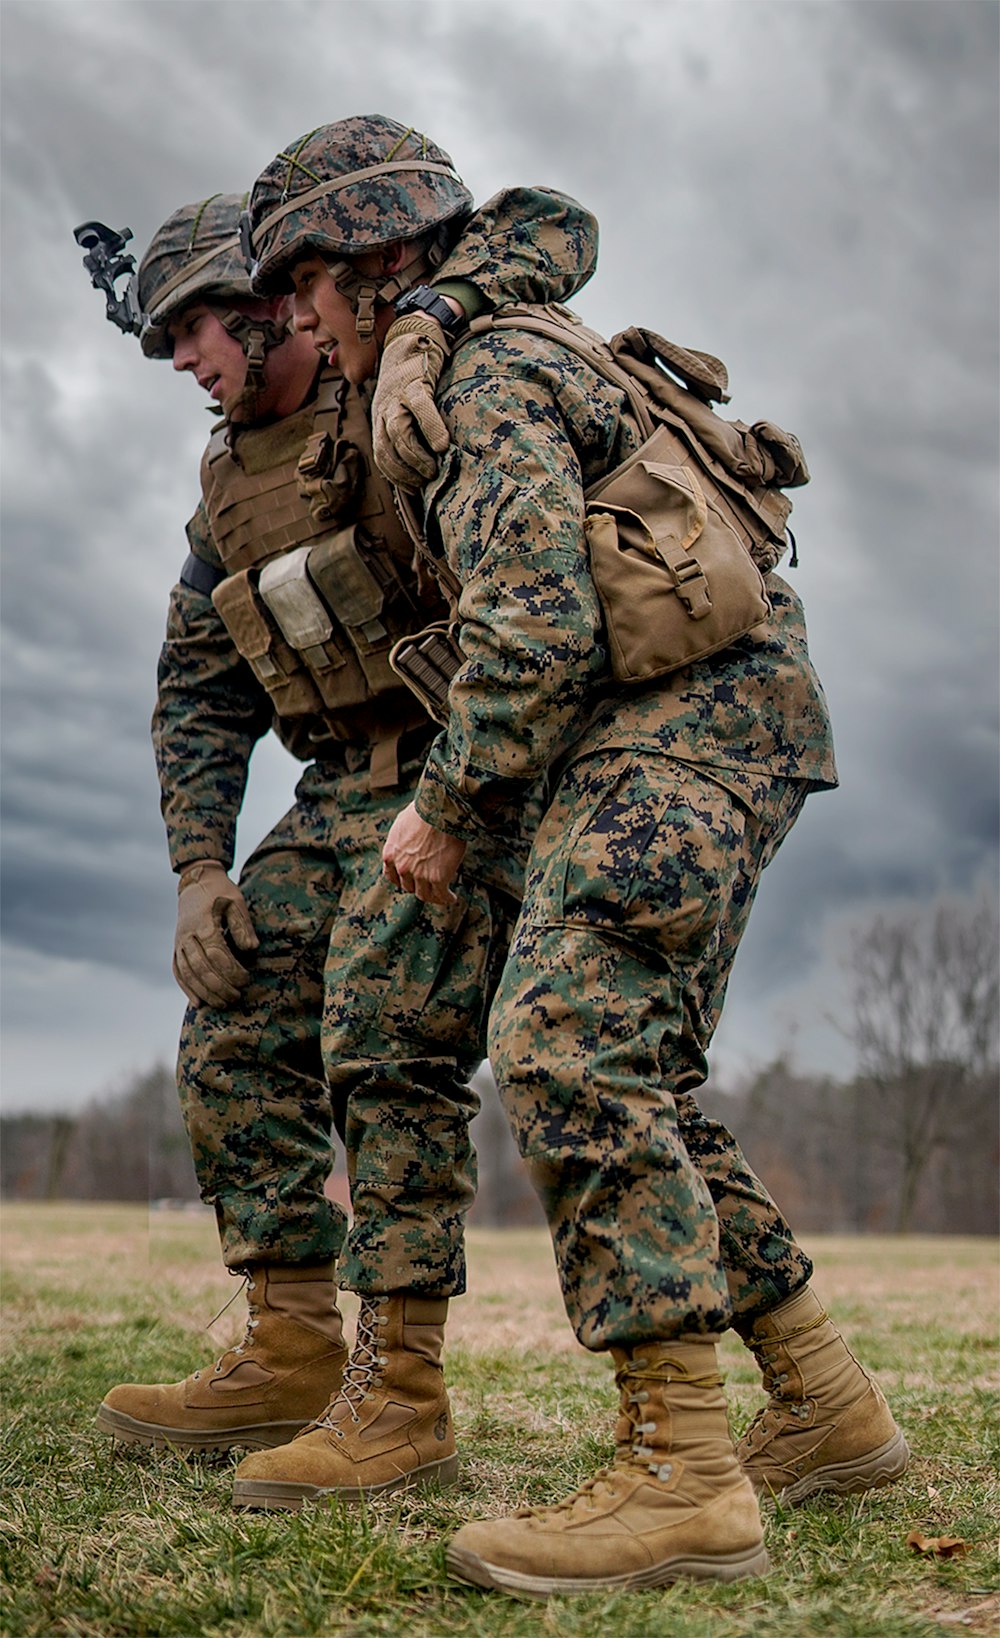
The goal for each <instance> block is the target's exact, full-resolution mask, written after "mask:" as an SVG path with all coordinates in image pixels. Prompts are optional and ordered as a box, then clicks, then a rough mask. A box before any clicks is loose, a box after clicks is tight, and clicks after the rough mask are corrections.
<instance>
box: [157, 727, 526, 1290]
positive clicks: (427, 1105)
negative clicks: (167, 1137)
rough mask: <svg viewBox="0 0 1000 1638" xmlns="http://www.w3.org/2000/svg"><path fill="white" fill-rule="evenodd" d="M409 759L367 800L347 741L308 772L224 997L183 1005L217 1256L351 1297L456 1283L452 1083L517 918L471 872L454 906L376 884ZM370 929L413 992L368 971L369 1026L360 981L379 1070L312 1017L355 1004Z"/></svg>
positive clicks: (409, 771) (459, 1169) (465, 1101)
mask: <svg viewBox="0 0 1000 1638" xmlns="http://www.w3.org/2000/svg"><path fill="white" fill-rule="evenodd" d="M422 765H423V756H422V755H421V756H420V757H418V758H415V759H413V760H411V761H410V762H408V763H406V764H405V765H404V767H403V768H401V770H400V772H401V787H400V788H399V789H398V790H393V791H382V792H377V793H372V792H371V791H370V789H369V779H368V758H367V756H366V755H364V754H363V753H362V752H361V751H359V750H357V749H355V748H351V747H345V748H344V750H343V752H342V756H341V758H340V759H339V760H338V761H326V762H321V763H315V764H313V765H311V766H310V767H309V768H307V769H306V771H305V773H304V775H303V777H302V779H301V781H300V782H299V785H298V788H297V790H296V802H295V806H294V807H293V808H292V809H291V810H290V812H289V813H287V814H286V815H285V817H284V818H283V819H282V820H281V821H280V823H279V824H278V825H276V826H275V828H274V829H273V830H272V831H271V832H270V834H269V835H268V836H267V837H266V838H265V840H264V841H263V842H262V843H261V845H260V846H259V847H258V848H257V849H256V850H255V852H254V853H253V854H252V856H251V857H250V859H249V860H248V861H247V864H246V866H245V868H244V870H243V872H242V875H241V878H240V886H241V888H242V890H243V893H244V895H245V897H246V900H247V904H248V906H249V910H250V914H251V916H252V918H253V922H254V926H255V928H256V930H257V934H258V937H259V939H260V950H259V952H258V955H257V958H256V961H255V963H254V966H253V969H252V973H251V979H250V983H249V984H248V985H247V987H246V989H245V990H244V991H243V992H242V995H241V998H240V1000H239V1002H237V1003H236V1005H235V1006H233V1007H228V1008H215V1007H210V1006H204V1005H202V1006H198V1007H189V1008H188V1011H187V1013H186V1015H185V1020H184V1026H183V1032H182V1036H181V1044H180V1052H179V1060H178V1085H179V1089H180V1094H181V1102H182V1106H183V1110H184V1116H185V1121H186V1124H187V1129H188V1135H189V1139H190V1142H191V1149H192V1154H193V1156H194V1162H195V1168H196V1171H197V1174H198V1179H199V1183H200V1186H201V1191H202V1195H203V1197H204V1198H205V1199H206V1200H208V1201H211V1202H212V1203H213V1204H214V1207H215V1212H216V1218H217V1221H218V1226H219V1232H220V1237H221V1240H222V1249H223V1257H224V1260H225V1262H226V1264H227V1265H228V1266H229V1267H230V1268H234V1269H235V1268H241V1267H242V1266H244V1265H245V1264H247V1263H252V1262H256V1263H274V1262H291V1263H298V1262H310V1261H314V1260H322V1261H325V1260H327V1259H329V1258H335V1257H341V1259H342V1260H341V1270H340V1277H341V1281H342V1283H343V1284H345V1285H349V1286H350V1287H351V1288H352V1289H355V1290H358V1291H365V1292H369V1293H372V1294H377V1293H382V1292H385V1291H391V1290H399V1289H408V1290H413V1291H423V1292H426V1293H437V1294H440V1295H454V1294H457V1293H458V1292H460V1291H463V1290H464V1289H465V1260H464V1249H463V1235H462V1222H463V1218H464V1215H465V1212H466V1211H467V1210H468V1207H469V1205H470V1204H471V1201H472V1199H473V1196H474V1193H475V1185H476V1165H475V1152H474V1149H473V1147H472V1144H471V1141H470V1138H469V1130H468V1128H469V1122H470V1120H471V1119H472V1117H473V1115H474V1114H475V1113H476V1111H477V1109H478V1098H477V1096H476V1094H475V1093H474V1092H473V1091H472V1090H471V1089H470V1088H469V1087H468V1085H467V1084H466V1082H467V1080H468V1077H469V1075H471V1074H472V1073H473V1071H474V1070H475V1068H476V1066H477V1065H478V1064H479V1062H480V1061H481V1060H482V1058H483V1056H484V1054H485V1039H484V1038H485V1014H486V1003H485V999H484V997H485V995H486V993H487V991H488V990H489V989H491V988H492V987H493V986H494V983H495V976H496V975H495V973H494V972H493V971H492V968H491V962H492V961H493V960H494V957H493V953H492V952H493V950H494V947H495V941H496V939H497V938H498V937H499V939H500V943H501V945H504V944H505V943H506V941H507V938H508V936H509V930H510V925H511V921H512V918H511V915H510V912H509V910H508V908H507V907H506V901H505V899H504V896H503V895H497V894H495V893H493V892H492V891H491V890H489V889H487V888H485V887H484V886H482V885H481V884H480V883H479V882H477V881H475V880H472V881H467V882H465V883H463V889H462V890H463V913H462V916H461V917H454V916H449V915H448V914H447V913H444V914H439V913H437V912H433V911H430V910H429V909H428V910H427V912H426V913H420V911H422V910H423V908H424V907H420V910H418V911H417V912H414V909H413V907H412V902H415V901H410V900H408V899H407V897H406V896H405V895H402V894H398V893H393V892H392V890H391V889H387V888H384V887H383V884H382V879H381V849H382V844H383V842H384V840H385V836H386V833H387V831H388V829H389V826H390V824H391V823H392V820H393V818H394V817H395V815H396V813H397V812H398V811H399V810H400V809H401V808H402V807H404V806H405V805H406V803H407V802H408V801H409V800H410V796H411V794H412V790H413V787H414V785H415V784H416V781H417V779H418V777H419V774H420V770H421V767H422ZM376 928H377V929H378V930H379V931H380V932H382V933H383V934H386V933H387V932H388V934H389V935H390V937H395V938H396V940H397V941H398V942H400V943H402V944H404V945H405V948H406V951H407V961H408V964H409V971H410V972H411V973H412V974H413V975H414V977H413V978H411V979H410V980H409V981H408V982H409V988H406V987H405V986H403V985H402V984H396V983H393V984H392V986H391V987H390V986H387V985H386V984H378V986H377V987H378V988H379V997H378V1005H377V1006H376V1007H375V1018H374V1020H373V1021H371V1020H369V1015H368V1007H369V1004H370V1003H371V1002H372V1000H373V998H372V995H371V986H370V985H369V986H368V987H367V988H365V989H364V991H363V995H362V1001H363V1006H362V1009H361V1010H362V1013H363V1019H362V1026H363V1027H364V1026H365V1025H367V1024H368V1023H369V1022H372V1023H373V1027H374V1028H376V1029H377V1032H378V1052H379V1054H380V1055H381V1054H388V1055H389V1056H390V1058H391V1059H392V1061H391V1063H390V1064H388V1065H386V1066H385V1069H384V1073H383V1074H382V1075H373V1074H372V1073H371V1072H370V1071H366V1070H364V1069H362V1068H360V1067H358V1068H356V1069H352V1066H351V1065H345V1064H341V1063H340V1062H338V1057H337V1055H338V1042H337V1039H336V1038H335V1036H333V1035H331V1034H330V1032H329V1030H328V1029H327V1028H326V1027H325V1024H324V1009H326V1016H327V1018H328V1020H330V1021H332V1022H334V1023H336V1022H338V1021H339V1022H342V1021H343V1019H344V1018H345V1017H346V1018H349V1017H351V1015H352V1013H353V1011H354V996H353V994H352V993H351V992H350V991H342V990H341V989H340V988H339V986H340V984H341V982H342V981H343V977H344V968H345V954H347V953H351V952H353V951H354V949H355V948H356V947H357V946H358V945H359V944H365V943H366V942H367V940H368V939H369V937H370V935H371V933H372V931H373V929H376ZM377 980H378V975H374V977H373V982H377ZM421 992H422V993H421ZM431 998H432V999H431ZM442 1012H443V1013H444V1014H446V1015H447V1018H448V1024H449V1028H448V1030H447V1031H443V1032H442V1031H441V1030H439V1028H438V1027H437V1023H438V1018H439V1014H440V1013H442ZM334 1130H336V1131H337V1132H338V1133H339V1134H340V1136H341V1137H342V1138H343V1140H344V1144H345V1148H346V1151H347V1164H348V1176H349V1180H350V1186H351V1205H352V1218H353V1222H352V1223H351V1226H350V1231H349V1232H348V1222H347V1218H346V1215H345V1213H344V1212H343V1210H342V1209H341V1208H340V1207H339V1206H338V1205H336V1204H335V1203H334V1202H332V1201H331V1200H329V1199H328V1198H327V1197H326V1195H325V1194H324V1184H325V1182H326V1179H327V1177H328V1175H329V1173H330V1170H331V1167H332V1162H333V1149H332V1132H333V1131H334Z"/></svg>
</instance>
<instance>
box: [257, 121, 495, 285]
mask: <svg viewBox="0 0 1000 1638" xmlns="http://www.w3.org/2000/svg"><path fill="white" fill-rule="evenodd" d="M374 166H377V167H379V172H378V174H372V167H374ZM360 173H364V174H360ZM349 178H357V180H348V179H349ZM471 214H472V195H471V193H470V192H469V190H468V188H467V187H466V186H465V183H464V182H463V181H462V179H461V177H460V176H459V175H458V172H457V171H456V170H455V167H454V165H453V164H452V162H451V160H450V158H449V157H448V155H447V154H446V153H445V152H444V149H443V148H439V147H437V145H436V144H435V143H433V142H429V141H428V139H427V138H426V137H425V136H422V135H421V133H420V132H419V131H415V130H414V129H413V128H412V126H409V127H408V126H405V125H400V124H399V123H398V122H397V121H396V120H393V119H386V118H385V116H384V115H382V114H361V115H357V116H355V117H353V118H351V119H342V120H337V121H336V122H335V123H334V124H332V125H320V126H318V127H316V129H315V130H312V131H307V132H306V134H305V136H302V137H299V138H298V139H297V140H296V141H295V142H291V143H289V145H288V147H287V148H286V149H284V150H283V151H282V152H281V153H280V154H278V155H277V156H276V157H275V158H274V159H272V161H271V163H270V165H268V166H267V167H266V169H265V170H263V171H262V172H261V174H260V176H259V177H258V178H257V180H256V182H255V183H254V185H253V189H252V191H251V194H250V201H249V204H248V205H247V215H246V227H247V231H248V235H249V240H248V242H245V244H244V250H245V252H247V254H248V260H249V262H250V271H251V276H252V280H253V287H254V289H255V290H256V291H257V293H258V295H276V294H278V293H279V292H281V291H282V290H287V289H289V288H290V285H289V281H288V268H289V264H290V263H291V262H292V261H293V260H294V259H295V258H296V257H297V256H301V255H302V254H303V252H304V251H306V250H307V249H313V250H318V251H319V252H320V254H321V255H332V256H334V257H341V256H344V255H356V254H357V253H358V252H359V251H362V250H378V249H381V248H382V247H383V246H384V245H390V244H393V243H394V242H395V241H396V240H399V239H412V238H414V237H416V236H417V235H419V234H421V233H423V232H424V231H425V230H427V229H430V228H435V227H442V226H444V224H445V223H446V222H450V221H452V220H453V219H455V218H456V217H462V216H471Z"/></svg>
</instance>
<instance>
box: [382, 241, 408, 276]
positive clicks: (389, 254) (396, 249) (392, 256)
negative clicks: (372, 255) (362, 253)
mask: <svg viewBox="0 0 1000 1638" xmlns="http://www.w3.org/2000/svg"><path fill="white" fill-rule="evenodd" d="M406 251H407V245H406V241H405V240H404V239H397V241H396V243H395V244H392V245H386V247H385V249H384V250H383V251H382V272H383V273H398V272H399V270H400V268H401V267H405V265H406V262H407V260H408V258H407V254H406Z"/></svg>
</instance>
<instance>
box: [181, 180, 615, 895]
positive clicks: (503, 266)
mask: <svg viewBox="0 0 1000 1638" xmlns="http://www.w3.org/2000/svg"><path fill="white" fill-rule="evenodd" d="M596 257H597V223H596V221H595V219H594V218H593V217H592V216H591V215H590V213H589V212H588V211H586V210H585V209H584V208H583V207H582V206H581V205H578V204H577V203H576V202H575V201H574V200H572V199H569V198H567V197H565V196H563V195H561V194H556V193H551V192H549V191H547V190H544V189H534V188H517V189H509V190H506V191H504V192H502V193H500V194H498V195H496V197H495V198H493V199H491V200H490V201H488V203H487V204H486V205H484V206H483V208H482V209H481V210H480V211H478V212H477V213H476V214H475V215H474V216H473V217H472V218H471V220H470V222H469V224H468V226H467V228H466V231H465V233H464V234H463V236H462V238H461V239H460V240H459V242H458V244H457V245H456V247H455V249H454V250H453V252H452V254H451V256H450V257H449V258H448V260H447V261H446V262H445V263H444V264H443V265H442V267H441V268H440V269H439V271H438V273H437V274H436V275H435V282H438V281H439V280H441V279H446V280H458V279H461V280H466V281H469V282H471V283H473V284H474V285H475V286H476V288H477V290H478V291H479V292H480V294H481V295H482V296H483V297H485V299H486V300H487V301H488V302H489V303H491V304H494V305H499V304H501V303H504V302H509V301H523V300H561V299H563V298H564V297H566V296H567V295H570V294H572V293H573V292H574V291H575V290H578V289H579V288H580V287H581V286H582V285H583V284H585V283H586V281H587V279H588V278H589V277H590V275H591V273H592V272H593V270H594V266H595V264H596ZM188 542H189V545H190V548H191V550H192V551H193V552H194V553H195V554H196V555H197V556H199V557H201V558H203V559H205V561H207V562H209V563H212V564H218V562H219V554H218V551H217V549H216V547H215V544H214V542H213V540H212V536H211V530H210V527H209V524H208V519H207V516H206V513H205V510H204V507H203V506H200V507H199V509H198V511H197V512H196V513H195V516H194V517H193V518H192V520H191V523H190V524H189V525H188ZM273 725H274V718H273V713H272V710H271V706H270V703H269V701H268V698H267V695H266V694H265V692H264V689H263V688H262V687H261V685H260V684H259V683H258V682H257V680H256V678H255V677H254V675H253V673H252V671H251V670H250V667H249V666H248V665H247V663H246V661H244V660H242V659H241V658H240V655H239V654H238V653H237V651H236V648H235V646H234V644H233V642H232V639H231V638H230V636H229V633H228V632H227V630H226V628H225V626H224V624H223V622H222V620H221V618H220V616H219V615H218V614H217V613H216V610H215V607H214V605H213V603H212V601H211V598H210V597H208V596H207V595H204V594H203V593H201V592H199V591H195V590H194V589H193V588H192V587H190V586H188V585H185V584H183V583H179V584H178V585H176V586H175V587H174V589H173V592H172V594H171V598H170V608H169V613H168V619H167V634H166V641H165V643H164V645H163V648H162V650H161V654H160V663H159V672H158V693H157V706H156V710H155V714H154V717H153V744H154V750H155V755H156V763H157V771H158V774H159V779H160V790H161V808H162V811H163V816H164V821H165V824H166V829H167V841H168V846H169V849H170V857H171V863H172V865H173V868H174V869H175V870H180V869H182V868H183V866H184V865H185V864H187V863H189V862H190V861H191V860H193V859H201V858H213V859H220V860H221V861H222V862H223V864H225V865H226V866H227V867H228V866H229V865H230V864H231V863H232V860H233V855H234V849H235V841H236V823H237V819H238V816H239V812H240V808H241V806H242V802H243V797H244V793H245V789H246V781H247V772H248V765H249V760H250V755H251V752H252V751H253V748H254V746H255V744H256V743H257V741H258V740H259V739H260V738H261V737H262V736H263V735H264V734H265V733H266V732H267V731H268V729H269V728H271V727H272V726H273ZM295 750H296V754H297V755H300V756H302V758H303V759H305V758H306V757H308V756H310V755H312V754H313V750H312V749H307V750H301V749H299V748H298V747H296V748H295Z"/></svg>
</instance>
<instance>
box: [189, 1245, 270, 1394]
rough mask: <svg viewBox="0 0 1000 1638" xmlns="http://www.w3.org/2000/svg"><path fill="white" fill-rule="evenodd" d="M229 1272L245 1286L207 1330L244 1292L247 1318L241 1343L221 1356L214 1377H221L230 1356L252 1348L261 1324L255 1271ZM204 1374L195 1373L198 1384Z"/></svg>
mask: <svg viewBox="0 0 1000 1638" xmlns="http://www.w3.org/2000/svg"><path fill="white" fill-rule="evenodd" d="M229 1272H230V1273H231V1274H232V1275H234V1276H235V1277H236V1278H239V1279H242V1281H243V1284H242V1285H241V1286H240V1287H239V1289H238V1290H237V1291H234V1292H233V1294H232V1296H231V1297H230V1299H229V1301H228V1302H224V1303H223V1305H222V1307H221V1308H220V1309H219V1312H218V1313H217V1314H215V1315H214V1316H213V1318H212V1319H210V1320H209V1322H208V1324H207V1325H206V1327H205V1330H206V1331H209V1330H211V1328H212V1326H213V1325H214V1324H215V1321H216V1320H219V1319H221V1318H222V1316H223V1314H225V1313H226V1311H227V1310H228V1309H230V1308H232V1306H233V1303H234V1302H235V1301H236V1299H237V1297H240V1296H242V1295H243V1294H244V1292H245V1293H246V1299H247V1318H246V1324H245V1326H244V1327H243V1335H242V1337H241V1338H240V1341H239V1342H238V1343H237V1344H236V1346H235V1347H233V1348H226V1349H225V1351H224V1352H223V1353H221V1354H220V1355H219V1357H218V1359H217V1360H216V1362H215V1364H214V1366H213V1367H212V1375H213V1376H220V1375H221V1373H222V1363H223V1360H224V1359H225V1358H226V1356H227V1355H228V1354H242V1353H245V1352H246V1350H247V1348H248V1347H250V1346H251V1344H252V1342H253V1334H254V1332H255V1331H256V1329H257V1327H258V1325H259V1324H260V1319H259V1318H258V1314H257V1305H256V1304H255V1302H254V1300H253V1295H252V1293H253V1292H254V1291H255V1290H256V1289H257V1288H256V1286H255V1285H254V1278H253V1270H252V1269H249V1268H231V1269H230V1270H229ZM203 1374H204V1373H203V1372H202V1371H195V1373H194V1380H195V1381H196V1382H200V1381H201V1378H202V1376H203Z"/></svg>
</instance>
